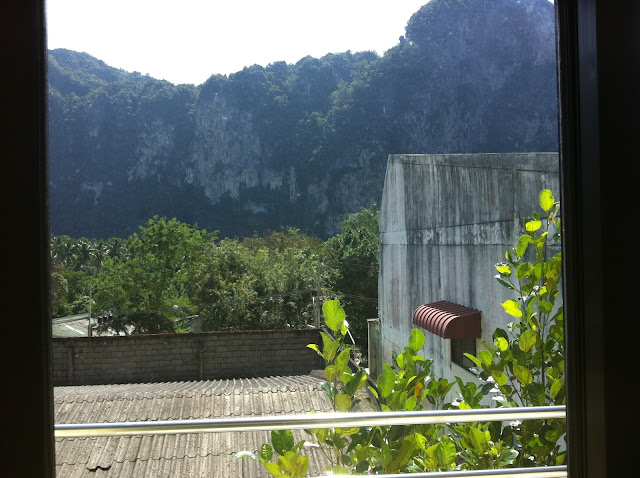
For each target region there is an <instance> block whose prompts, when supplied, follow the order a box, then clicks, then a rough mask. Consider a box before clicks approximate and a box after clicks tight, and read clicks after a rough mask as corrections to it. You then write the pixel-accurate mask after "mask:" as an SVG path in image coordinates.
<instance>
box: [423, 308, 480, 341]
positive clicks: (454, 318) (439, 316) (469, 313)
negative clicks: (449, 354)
mask: <svg viewBox="0 0 640 478" xmlns="http://www.w3.org/2000/svg"><path fill="white" fill-rule="evenodd" d="M481 320H482V319H481V314H480V311H479V310H476V309H471V308H469V307H465V306H464V305H458V304H454V303H452V302H447V301H446V300H443V301H440V302H433V303H431V304H424V305H421V306H420V307H418V308H417V309H416V310H415V312H414V313H413V323H414V324H415V325H417V326H419V327H422V328H423V329H425V330H428V331H429V332H431V333H433V334H436V335H439V336H440V337H442V338H445V339H477V338H479V337H480V335H481V332H482V330H481V325H480V322H481Z"/></svg>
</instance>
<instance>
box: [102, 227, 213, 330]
mask: <svg viewBox="0 0 640 478" xmlns="http://www.w3.org/2000/svg"><path fill="white" fill-rule="evenodd" d="M214 238H215V235H211V234H209V233H207V232H206V231H201V230H199V229H198V228H197V227H193V226H189V225H187V224H184V223H181V222H179V221H177V220H176V219H171V220H167V219H166V218H158V217H157V216H155V217H154V218H152V219H150V220H149V221H148V222H147V224H146V225H145V226H141V227H140V230H139V234H133V235H132V236H131V237H130V238H129V240H128V241H127V244H126V250H127V254H126V259H125V260H122V261H114V260H112V259H110V258H109V259H107V261H106V262H105V264H104V271H103V273H102V274H100V276H99V277H98V279H97V281H96V285H97V293H96V306H97V308H98V309H100V310H108V311H110V312H111V313H112V314H113V315H114V317H115V319H114V322H113V324H112V328H113V329H114V330H116V331H118V332H119V331H126V332H131V331H133V332H134V333H159V332H174V331H175V330H176V327H175V320H176V318H177V316H176V312H175V310H176V309H175V307H174V306H176V305H177V306H178V308H179V309H182V310H183V311H186V312H187V313H188V312H189V311H190V309H191V300H190V294H189V292H190V288H191V283H190V276H191V274H192V272H193V269H194V267H195V265H196V264H200V262H201V258H202V256H203V251H204V247H205V244H206V243H207V241H210V240H213V239H214Z"/></svg>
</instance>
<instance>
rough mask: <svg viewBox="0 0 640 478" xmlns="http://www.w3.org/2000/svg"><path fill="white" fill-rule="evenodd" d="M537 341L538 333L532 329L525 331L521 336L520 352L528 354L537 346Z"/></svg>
mask: <svg viewBox="0 0 640 478" xmlns="http://www.w3.org/2000/svg"><path fill="white" fill-rule="evenodd" d="M537 340H538V334H537V332H535V331H534V330H531V329H528V330H525V331H524V332H523V333H522V335H521V336H520V341H519V343H518V347H520V350H522V351H523V352H524V353H527V352H528V351H529V350H531V349H532V348H533V347H534V346H535V345H536V341H537Z"/></svg>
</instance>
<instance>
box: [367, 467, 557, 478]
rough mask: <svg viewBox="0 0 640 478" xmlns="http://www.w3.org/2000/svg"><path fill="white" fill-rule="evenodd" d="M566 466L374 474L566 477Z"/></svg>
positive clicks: (444, 477)
mask: <svg viewBox="0 0 640 478" xmlns="http://www.w3.org/2000/svg"><path fill="white" fill-rule="evenodd" d="M567 476H569V475H568V474H567V467H566V466H545V467H538V468H508V469H501V470H466V471H442V472H429V473H403V474H401V475H376V477H377V478H566V477H567Z"/></svg>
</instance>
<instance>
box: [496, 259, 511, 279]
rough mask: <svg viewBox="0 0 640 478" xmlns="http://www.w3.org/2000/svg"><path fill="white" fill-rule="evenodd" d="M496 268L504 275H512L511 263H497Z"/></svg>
mask: <svg viewBox="0 0 640 478" xmlns="http://www.w3.org/2000/svg"><path fill="white" fill-rule="evenodd" d="M496 270H497V271H498V272H499V273H500V274H501V275H504V276H507V277H508V276H510V275H511V266H510V265H509V264H505V263H504V262H502V263H499V264H496Z"/></svg>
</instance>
